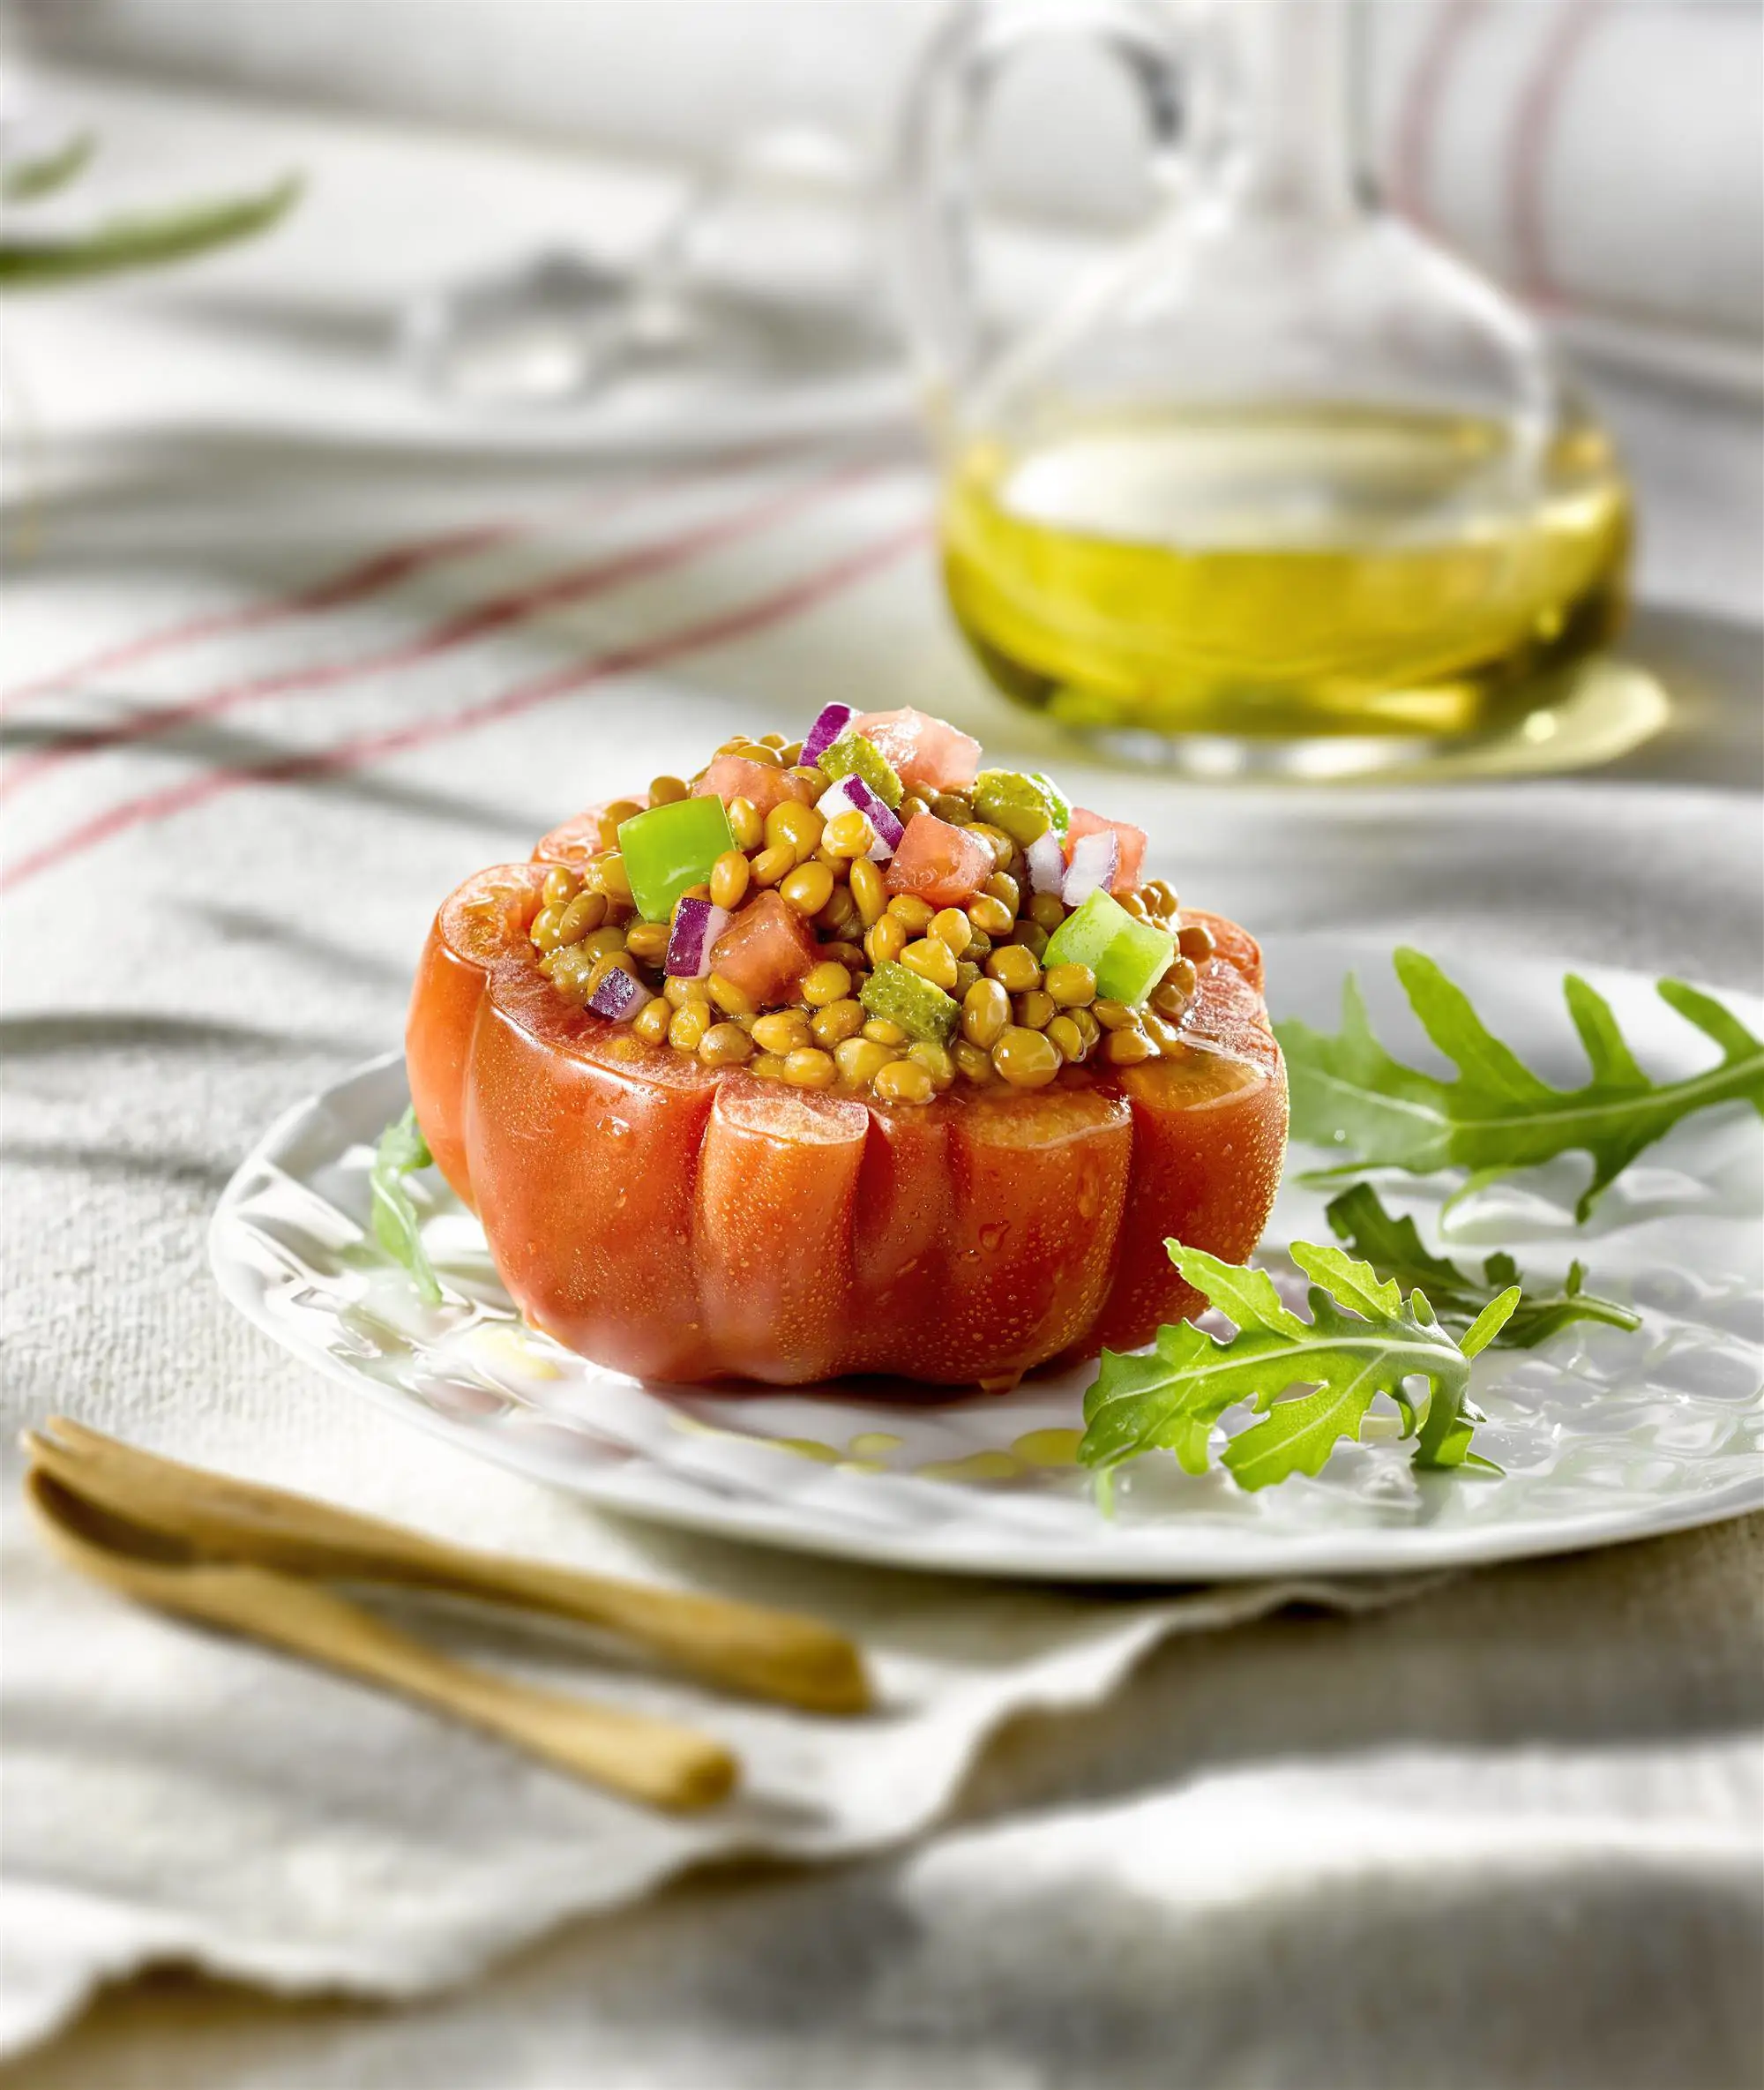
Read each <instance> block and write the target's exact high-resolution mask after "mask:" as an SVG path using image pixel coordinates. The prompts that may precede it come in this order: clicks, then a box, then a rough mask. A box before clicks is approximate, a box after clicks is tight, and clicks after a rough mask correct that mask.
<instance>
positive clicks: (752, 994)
mask: <svg viewBox="0 0 1764 2090" xmlns="http://www.w3.org/2000/svg"><path fill="white" fill-rule="evenodd" d="M818 955H819V952H818V948H817V946H816V943H815V939H814V932H813V931H812V930H811V928H810V927H809V925H808V923H807V921H806V920H804V918H803V917H802V916H801V915H800V914H798V913H797V912H796V909H795V908H794V907H792V906H791V905H790V903H789V901H788V900H786V899H785V898H784V897H783V895H781V894H779V893H761V894H760V895H759V898H758V899H757V900H751V901H749V903H747V905H746V906H745V907H744V908H742V909H741V910H740V911H739V912H738V913H737V914H736V917H735V919H734V920H733V921H732V922H730V924H729V926H728V928H727V929H725V930H724V931H723V933H722V934H721V936H719V937H718V938H717V940H716V941H715V942H714V944H713V945H712V946H711V970H712V971H713V972H720V973H721V975H722V976H723V978H725V979H726V980H728V981H729V985H731V986H736V987H739V988H740V989H741V991H742V993H744V994H745V995H747V996H748V997H749V999H750V1000H751V1001H752V1003H753V1006H754V1007H755V1008H770V1007H772V1006H774V1005H775V1004H776V1003H778V1002H781V1001H789V1000H792V999H793V997H794V995H795V993H796V983H797V981H798V980H800V979H801V978H802V977H803V975H804V973H805V972H806V971H807V970H809V968H810V967H811V965H812V964H814V963H815V961H816V959H817V958H818Z"/></svg>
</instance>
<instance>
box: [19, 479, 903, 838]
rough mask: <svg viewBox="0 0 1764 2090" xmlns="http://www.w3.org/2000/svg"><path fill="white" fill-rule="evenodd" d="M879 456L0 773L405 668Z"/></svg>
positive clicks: (729, 536) (586, 591) (49, 765)
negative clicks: (369, 647)
mask: <svg viewBox="0 0 1764 2090" xmlns="http://www.w3.org/2000/svg"><path fill="white" fill-rule="evenodd" d="M878 469H879V466H878V465H876V464H873V463H871V464H864V463H860V462H858V461H848V463H846V464H844V465H842V466H841V467H840V468H837V469H835V470H833V471H832V472H829V473H827V474H825V475H823V476H821V477H820V478H818V479H811V480H810V481H807V482H806V483H801V484H797V485H795V486H791V487H787V488H785V489H783V490H782V491H771V492H768V493H767V494H766V495H765V496H764V497H762V498H761V499H760V500H759V501H758V502H755V503H753V504H751V505H750V506H746V507H744V508H738V509H736V510H735V511H734V512H733V513H730V514H728V515H720V516H716V517H714V518H713V519H712V520H711V521H708V522H702V523H698V524H696V525H694V526H693V527H692V528H691V529H687V530H681V531H677V532H676V534H675V535H673V536H669V537H663V538H660V539H658V540H657V541H656V542H655V543H650V544H640V545H637V546H635V547H633V548H632V549H630V550H627V551H620V552H617V553H615V554H613V555H612V556H611V557H609V558H601V559H596V560H594V561H591V562H590V563H589V564H587V565H586V566H574V567H571V568H568V569H566V570H565V571H564V572H563V573H556V574H553V575H552V576H551V578H550V579H549V580H548V581H539V582H536V583H534V585H533V586H532V587H529V588H517V589H512V590H511V591H510V592H509V593H508V594H506V595H502V596H490V598H489V599H488V600H486V601H484V602H482V603H476V604H475V605H474V606H473V607H472V608H471V609H469V610H462V611H457V612H456V613H455V614H454V615H452V617H447V618H443V619H442V620H441V622H440V623H438V624H436V625H433V626H430V629H429V630H428V631H426V632H422V633H418V634H417V635H416V636H415V638H411V639H402V640H398V641H397V642H396V643H394V644H392V645H389V646H384V647H381V648H378V649H377V651H374V652H370V653H361V654H355V655H348V656H346V657H345V658H343V659H341V660H336V661H325V662H320V663H315V664H314V665H313V666H311V667H307V668H290V669H288V670H284V671H283V672H281V673H280V674H275V675H259V676H254V677H252V678H250V679H248V680H246V681H243V682H235V683H228V684H223V685H221V687H220V688H219V689H213V690H209V691H206V693H204V694H203V695H201V696H198V697H189V698H186V699H185V700H183V702H182V703H177V704H167V705H163V706H161V707H159V708H155V709H153V710H152V711H147V712H143V713H141V714H140V715H138V716H137V717H134V718H131V719H126V720H124V721H123V722H122V723H119V724H117V725H114V726H103V727H99V728H96V729H93V730H86V731H81V732H77V733H73V734H70V735H69V736H68V737H67V738H65V739H64V740H62V741H60V742H58V743H57V744H56V745H52V746H49V747H46V748H43V749H41V751H39V752H35V753H26V754H21V755H17V756H15V757H14V758H13V759H12V760H11V762H9V763H8V764H7V766H6V768H5V771H4V775H0V800H4V799H5V798H10V797H11V795H12V794H13V792H14V791H16V790H18V789H19V787H20V786H21V785H23V784H26V783H29V782H30V781H31V779H32V778H33V777H35V776H41V775H43V774H44V773H45V772H46V771H51V770H56V769H59V768H64V767H65V765H66V764H67V763H69V762H71V761H74V760H78V759H79V758H80V757H81V756H83V755H93V754H99V753H102V752H103V751H104V750H105V749H107V748H114V747H123V746H127V745H131V744H132V743H133V742H135V741H138V740H146V739H150V738H153V737H154V736H156V735H158V734H161V733H168V732H171V731H173V730H176V728H177V727H179V726H183V725H188V724H190V723H191V722H193V721H195V720H198V719H207V718H216V717H219V716H220V715H221V713H223V712H227V711H232V710H235V709H236V708H238V707H239V706H240V705H242V704H250V703H254V702H258V701H261V700H266V699H269V698H273V697H288V696H295V695H318V694H321V693H325V692H326V691H329V690H333V689H336V688H338V687H339V686H340V685H343V684H346V683H349V682H353V681H355V680H357V679H358V678H361V677H362V676H364V675H371V674H381V673H385V672H387V671H389V670H396V669H399V668H408V667H415V666H418V665H420V664H421V663H423V662H425V661H429V660H432V659H434V658H436V656H437V655H441V654H444V653H449V652H452V651H453V650H454V649H455V648H458V647H461V646H466V645H469V644H470V643H472V642H473V641H474V640H478V639H482V638H488V637H489V636H490V635H491V634H492V633H496V632H499V631H505V630H506V629H508V628H509V627H510V626H513V625H516V624H519V623H522V622H525V621H526V620H527V619H528V618H533V617H536V616H539V615H541V614H542V613H543V612H544V611H547V610H555V609H561V608H563V607H564V606H565V605H567V604H572V603H584V602H587V601H588V600H590V599H591V598H592V597H593V596H598V595H604V594H606V593H607V592H608V591H609V590H610V589H612V588H619V587H623V586H624V585H625V584H627V583H629V582H631V581H640V580H644V579H646V578H647V577H648V576H650V575H652V574H654V573H666V572H667V571H668V570H669V568H670V567H672V566H678V565H680V564H681V563H682V562H683V561H684V560H686V559H689V558H695V557H697V555H698V554H699V552H701V551H712V550H714V549H715V547H716V546H718V545H720V544H723V543H729V542H732V541H734V540H736V539H738V538H741V537H744V536H750V535H751V534H752V533H753V532H754V531H756V530H759V529H761V528H765V527H766V524H768V523H772V522H776V521H781V520H782V519H783V518H785V517H787V516H789V515H790V514H793V513H798V512H799V511H801V510H802V509H803V508H804V507H811V506H814V505H815V504H816V503H818V502H819V501H822V500H825V499H828V498H831V497H832V496H833V494H835V493H838V492H840V491H843V490H844V489H846V488H848V487H849V486H850V485H851V484H853V483H855V482H856V481H858V480H861V479H863V478H864V477H867V476H873V475H874V474H875V473H876V472H877V471H878Z"/></svg>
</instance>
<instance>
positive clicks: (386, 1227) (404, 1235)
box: [368, 1109, 441, 1307]
mask: <svg viewBox="0 0 1764 2090" xmlns="http://www.w3.org/2000/svg"><path fill="white" fill-rule="evenodd" d="M434 1158H435V1157H434V1156H433V1155H432V1154H431V1153H430V1151H429V1142H428V1141H427V1140H426V1139H424V1138H423V1136H422V1127H421V1126H420V1125H419V1124H418V1123H417V1121H416V1112H415V1110H414V1109H412V1110H407V1111H406V1112H405V1113H404V1115H403V1116H402V1117H401V1118H399V1119H396V1120H394V1121H393V1122H392V1124H390V1125H388V1126H387V1127H386V1128H385V1131H384V1132H383V1133H381V1135H380V1139H379V1144H378V1146H377V1147H376V1148H375V1149H374V1165H373V1167H372V1168H371V1169H370V1171H369V1173H368V1185H369V1187H370V1191H371V1192H372V1195H373V1228H374V1239H375V1240H377V1242H378V1243H379V1245H380V1246H381V1247H383V1248H384V1249H385V1252H386V1254H387V1255H390V1256H391V1257H392V1259H393V1261H394V1262H401V1263H402V1264H403V1265H404V1267H405V1269H406V1270H408V1271H409V1272H410V1274H411V1277H413V1279H415V1285H416V1289H417V1292H418V1294H419V1296H420V1297H421V1299H422V1302H423V1304H424V1305H425V1306H430V1307H438V1306H439V1305H440V1304H441V1286H440V1285H439V1284H438V1282H437V1279H436V1276H435V1269H434V1265H433V1264H432V1263H431V1262H430V1260H429V1251H428V1250H427V1249H426V1248H425V1247H423V1245H422V1228H421V1226H420V1225H419V1223H418V1220H417V1217H416V1204H415V1200H414V1199H413V1198H412V1196H411V1195H410V1192H409V1191H408V1190H407V1188H406V1187H405V1181H404V1179H405V1178H406V1176H407V1175H410V1174H411V1173H413V1172H415V1170H417V1169H419V1168H427V1167H428V1166H429V1165H430V1163H431V1162H432V1161H433V1160H434Z"/></svg>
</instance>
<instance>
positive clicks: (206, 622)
mask: <svg viewBox="0 0 1764 2090" xmlns="http://www.w3.org/2000/svg"><path fill="white" fill-rule="evenodd" d="M530 528H533V525H532V524H531V523H528V522H522V521H512V520H510V521H500V522H484V523H478V524H475V525H474V526H472V527H471V528H465V529H457V530H448V531H446V532H444V533H443V534H442V535H440V536H432V537H420V538H417V539H415V541H414V542H412V543H408V544H395V545H392V546H391V547H390V548H389V549H388V550H386V551H377V552H375V553H374V554H373V556H372V557H371V558H365V559H363V561H362V562H361V564H360V565H359V566H348V567H346V568H345V569H344V570H343V571H342V572H341V573H333V574H332V575H331V576H330V577H329V578H328V579H327V580H324V581H315V582H314V583H313V584H312V585H311V586H310V587H307V588H297V589H295V591H294V593H292V594H291V595H285V596H273V597H271V598H270V599H269V600H268V601H265V602H258V603H244V604H243V605H241V607H240V608H238V609H236V610H217V611H213V612H211V613H210V614H209V615H207V616H205V617H191V618H186V619H185V620H184V622H183V623H182V624H173V625H166V626H162V627H161V629H160V630H158V631H155V632H146V633H143V634H142V635H141V636H140V637H139V638H138V639H130V640H124V641H123V643H122V644H120V645H116V646H112V647H109V648H107V649H106V650H105V651H104V652H102V653H94V654H92V655H89V656H88V657H87V658H86V659H85V660H83V661H78V662H76V663H74V664H73V665H72V666H71V667H66V668H57V669H56V670H55V671H54V672H53V673H52V674H49V675H40V676H38V677H36V678H35V679H34V680H33V681H30V682H21V683H19V684H18V685H16V686H15V687H14V688H11V689H9V690H7V691H5V692H4V693H0V709H4V708H10V707H11V705H14V704H21V703H23V702H25V701H26V699H28V698H31V697H41V696H49V695H50V694H52V693H54V692H56V691H58V690H64V689H68V688H71V686H72V685H75V684H76V683H80V682H85V681H86V680H88V679H89V678H91V677H92V676H93V675H104V674H108V673H109V672H110V671H111V670H114V669H116V668H133V667H137V666H138V665H139V664H140V663H141V662H143V661H146V660H151V659H153V656H154V655H156V654H161V653H167V652H169V651H170V650H171V649H172V648H174V647H177V646H191V645H195V644H197V643H198V641H200V640H207V639H224V638H228V637H230V636H232V634H233V633H236V632H250V631H256V630H258V629H259V628H260V627H261V626H265V625H269V624H280V622H282V621H283V620H284V619H285V618H295V617H307V616H313V615H316V614H318V612H319V611H325V610H340V609H343V608H345V607H347V605H348V604H349V603H358V602H363V601H364V600H366V598H367V597H369V596H376V595H378V594H380V593H382V592H383V591H384V590H385V589H386V588H394V587H396V586H397V585H398V583H399V582H400V581H407V580H408V579H409V578H410V577H411V575H412V574H414V573H422V572H423V571H424V570H425V568H427V567H430V566H439V565H440V564H442V562H443V561H444V560H446V559H452V558H467V557H469V556H470V555H471V554H472V553H474V552H477V551H490V550H492V549H493V548H494V547H495V546H497V545H498V544H505V543H509V542H510V541H511V540H512V539H513V538H516V537H519V536H523V535H524V534H525V533H526V532H527V530H528V529H530Z"/></svg>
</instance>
